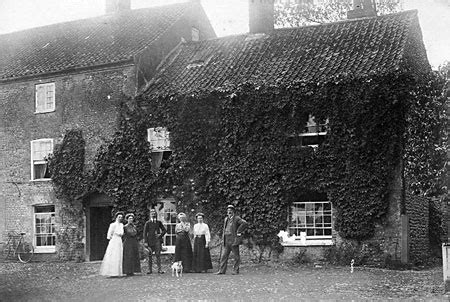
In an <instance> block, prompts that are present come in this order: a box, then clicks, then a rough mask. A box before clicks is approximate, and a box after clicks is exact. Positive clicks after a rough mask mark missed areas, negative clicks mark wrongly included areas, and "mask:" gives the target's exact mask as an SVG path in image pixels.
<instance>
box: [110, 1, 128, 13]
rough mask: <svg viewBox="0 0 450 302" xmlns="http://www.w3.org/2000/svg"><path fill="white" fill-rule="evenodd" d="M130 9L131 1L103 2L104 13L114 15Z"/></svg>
mask: <svg viewBox="0 0 450 302" xmlns="http://www.w3.org/2000/svg"><path fill="white" fill-rule="evenodd" d="M130 9H131V0H105V13H106V14H115V13H120V12H124V11H129V10H130Z"/></svg>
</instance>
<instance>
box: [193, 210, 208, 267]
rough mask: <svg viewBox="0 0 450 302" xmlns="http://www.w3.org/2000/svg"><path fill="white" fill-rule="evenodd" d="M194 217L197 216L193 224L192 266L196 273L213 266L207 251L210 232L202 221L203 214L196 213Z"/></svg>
mask: <svg viewBox="0 0 450 302" xmlns="http://www.w3.org/2000/svg"><path fill="white" fill-rule="evenodd" d="M195 217H196V218H197V223H196V224H195V225H194V260H193V262H192V268H193V270H194V271H195V272H196V273H201V272H207V271H208V269H212V268H213V267H212V262H211V254H210V252H209V242H210V241H211V234H210V232H209V227H208V225H207V224H206V223H204V222H203V219H204V217H205V215H204V214H203V213H197V215H195Z"/></svg>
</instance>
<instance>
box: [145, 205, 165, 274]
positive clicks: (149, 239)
mask: <svg viewBox="0 0 450 302" xmlns="http://www.w3.org/2000/svg"><path fill="white" fill-rule="evenodd" d="M166 232H167V231H166V228H165V227H164V225H163V224H162V222H161V221H159V220H157V219H156V210H155V209H150V219H149V220H148V221H147V222H146V223H145V225H144V245H145V247H146V248H148V249H149V253H148V272H147V274H151V273H152V266H153V252H154V253H155V256H156V265H157V266H158V273H159V274H164V272H163V271H162V270H161V249H162V240H163V237H164V235H165V234H166Z"/></svg>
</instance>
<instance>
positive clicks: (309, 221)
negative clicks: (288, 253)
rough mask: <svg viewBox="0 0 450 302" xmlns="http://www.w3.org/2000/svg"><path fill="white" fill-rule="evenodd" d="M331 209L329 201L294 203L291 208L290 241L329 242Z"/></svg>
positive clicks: (330, 236)
mask: <svg viewBox="0 0 450 302" xmlns="http://www.w3.org/2000/svg"><path fill="white" fill-rule="evenodd" d="M331 220H332V207H331V203H330V202H329V201H306V202H294V203H293V204H292V207H291V215H290V221H289V236H290V240H291V241H294V242H295V241H303V243H305V241H306V243H308V241H310V242H311V241H312V240H316V243H317V244H320V240H331V238H332V222H331Z"/></svg>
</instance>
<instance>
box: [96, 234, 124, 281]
mask: <svg viewBox="0 0 450 302" xmlns="http://www.w3.org/2000/svg"><path fill="white" fill-rule="evenodd" d="M122 260H123V246H122V238H121V237H120V236H117V235H116V234H114V235H113V237H112V238H111V240H109V243H108V247H107V248H106V252H105V256H104V257H103V261H102V265H101V266H100V275H101V276H122Z"/></svg>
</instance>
